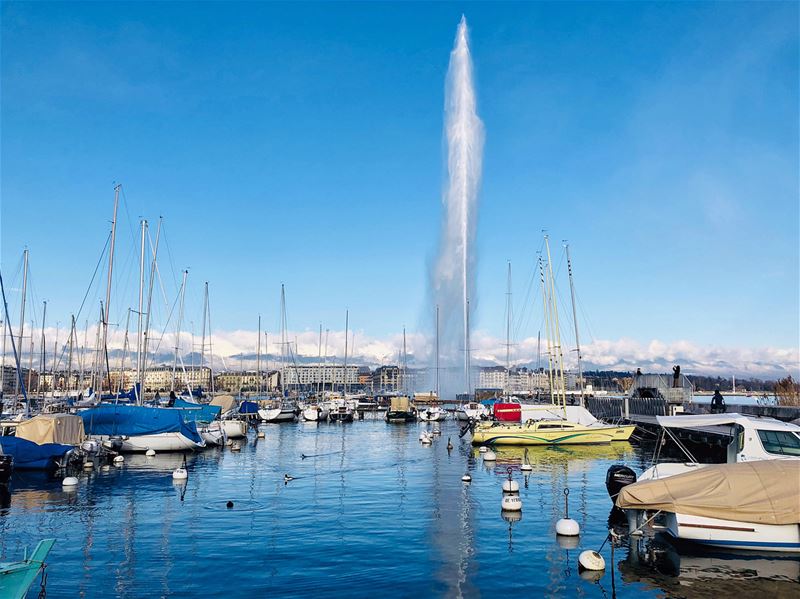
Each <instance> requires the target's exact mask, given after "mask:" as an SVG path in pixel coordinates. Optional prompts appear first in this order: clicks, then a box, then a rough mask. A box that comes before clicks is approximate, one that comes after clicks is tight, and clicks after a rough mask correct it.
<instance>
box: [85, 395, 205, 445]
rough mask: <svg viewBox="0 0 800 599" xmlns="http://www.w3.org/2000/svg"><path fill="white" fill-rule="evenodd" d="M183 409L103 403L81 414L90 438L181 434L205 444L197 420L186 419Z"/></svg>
mask: <svg viewBox="0 0 800 599" xmlns="http://www.w3.org/2000/svg"><path fill="white" fill-rule="evenodd" d="M183 413H184V410H176V409H174V408H151V407H148V406H129V405H124V404H119V405H115V404H100V405H99V406H97V407H94V408H89V409H88V410H83V411H82V412H80V417H81V418H83V428H84V430H85V431H86V434H87V435H109V436H113V435H126V436H128V437H138V436H141V435H158V434H161V433H182V434H183V436H184V437H186V438H187V439H191V440H192V441H195V442H196V443H202V442H203V439H202V437H200V435H199V434H198V433H197V426H195V423H194V421H188V422H187V420H185V419H184V417H183Z"/></svg>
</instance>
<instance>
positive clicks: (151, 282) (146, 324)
mask: <svg viewBox="0 0 800 599" xmlns="http://www.w3.org/2000/svg"><path fill="white" fill-rule="evenodd" d="M163 220H164V219H163V218H162V217H160V216H159V217H158V227H156V242H155V245H154V246H153V260H152V261H151V262H150V280H149V282H148V284H147V313H146V318H145V322H144V340H143V345H144V348H143V349H142V353H143V354H144V357H143V359H142V379H144V377H145V373H146V372H147V351H148V350H147V348H148V346H149V345H150V312H151V310H150V308H151V307H152V305H153V287H154V283H155V277H156V269H157V268H158V264H157V262H156V259H157V258H158V242H159V240H160V239H161V223H162V221H163ZM140 311H141V310H140Z"/></svg>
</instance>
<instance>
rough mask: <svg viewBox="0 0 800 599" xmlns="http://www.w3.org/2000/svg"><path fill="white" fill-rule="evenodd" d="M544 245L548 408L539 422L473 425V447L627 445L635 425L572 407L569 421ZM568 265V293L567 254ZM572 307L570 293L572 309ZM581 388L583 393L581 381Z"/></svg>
mask: <svg viewBox="0 0 800 599" xmlns="http://www.w3.org/2000/svg"><path fill="white" fill-rule="evenodd" d="M544 242H545V247H546V249H547V277H545V268H544V264H543V262H542V259H541V257H540V258H539V273H540V277H541V285H542V303H543V306H544V312H545V318H544V321H545V329H546V333H547V334H546V337H547V362H548V380H549V385H550V401H551V404H550V405H549V406H542V408H543V409H542V410H541V414H542V418H535V417H534V418H531V419H529V420H527V421H526V422H523V423H520V424H516V423H506V422H480V423H476V424H474V429H473V430H472V443H473V445H588V444H601V443H611V442H612V441H627V440H628V439H630V437H631V435H632V434H633V431H634V429H635V428H636V426H635V425H619V426H618V425H613V424H609V423H605V422H601V421H599V420H597V419H595V418H594V417H593V416H592V415H591V414H590V413H589V411H588V410H586V409H585V408H584V407H583V406H582V405H581V407H579V408H577V410H576V407H572V406H571V407H570V408H569V412H570V415H571V416H573V417H568V410H567V394H566V381H565V377H564V356H563V352H562V349H561V333H560V328H559V322H558V308H557V304H556V290H555V281H554V277H553V267H552V260H551V258H550V243H549V240H548V237H547V235H545V237H544ZM567 263H568V266H569V273H570V289H571V290H572V266H571V263H570V262H569V253H567ZM574 303H575V302H574V292H573V307H574ZM573 312H574V310H573ZM573 316H574V314H573ZM576 320H577V319H576ZM575 324H576V326H575V331H576V344H577V345H578V364H579V368H580V343H579V341H578V338H577V322H576V323H575ZM580 378H581V379H582V378H583V377H582V376H581V377H580ZM580 385H581V389H582V388H583V381H582V380H581V381H580ZM581 403H583V402H581ZM536 411H539V410H536Z"/></svg>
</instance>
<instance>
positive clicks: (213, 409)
mask: <svg viewBox="0 0 800 599" xmlns="http://www.w3.org/2000/svg"><path fill="white" fill-rule="evenodd" d="M173 407H175V408H180V409H181V410H183V419H184V420H187V421H190V422H211V421H212V420H214V419H215V418H216V417H217V416H219V413H220V412H221V411H222V406H211V405H209V404H206V403H194V402H193V401H186V400H185V399H181V398H180V397H177V398H175V405H174V406H173Z"/></svg>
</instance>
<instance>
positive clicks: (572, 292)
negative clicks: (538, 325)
mask: <svg viewBox="0 0 800 599" xmlns="http://www.w3.org/2000/svg"><path fill="white" fill-rule="evenodd" d="M564 248H565V249H566V251H567V272H568V273H569V293H570V296H571V297H572V321H573V323H574V325H575V351H576V352H577V353H578V386H579V387H580V390H581V407H583V404H584V401H585V398H584V384H583V365H582V364H581V359H582V357H583V356H581V339H580V337H579V336H578V313H577V311H576V310H575V284H574V283H573V282H572V261H571V260H570V258H569V244H568V243H565V244H564Z"/></svg>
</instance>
